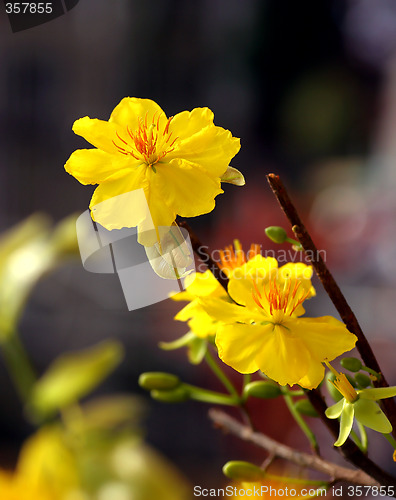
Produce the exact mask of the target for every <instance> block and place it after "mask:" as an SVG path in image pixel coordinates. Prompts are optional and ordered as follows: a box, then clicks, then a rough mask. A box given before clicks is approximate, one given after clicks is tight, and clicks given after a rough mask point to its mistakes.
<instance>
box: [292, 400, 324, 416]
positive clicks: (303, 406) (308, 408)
mask: <svg viewBox="0 0 396 500" xmlns="http://www.w3.org/2000/svg"><path fill="white" fill-rule="evenodd" d="M294 407H295V409H296V410H297V411H298V413H301V414H302V415H306V416H307V417H318V416H319V415H318V412H317V411H316V410H315V408H314V407H313V406H312V403H311V402H310V401H308V399H300V400H298V401H297V402H296V404H295V405H294Z"/></svg>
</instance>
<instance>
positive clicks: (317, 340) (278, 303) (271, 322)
mask: <svg viewBox="0 0 396 500" xmlns="http://www.w3.org/2000/svg"><path fill="white" fill-rule="evenodd" d="M311 275H312V269H311V267H309V266H306V265H305V264H302V263H298V264H290V263H289V264H286V265H285V266H283V267H281V268H279V269H278V267H277V261H276V259H273V258H270V257H269V258H264V257H262V256H260V255H258V256H256V257H255V258H254V259H252V261H250V262H248V263H246V264H244V266H242V267H241V268H239V269H238V270H236V271H235V272H234V273H233V275H232V276H231V277H230V282H229V285H228V292H229V294H230V296H231V298H232V299H233V300H234V301H235V302H236V304H235V303H227V302H225V301H224V300H221V299H219V298H210V297H207V298H201V299H200V303H201V304H202V306H203V307H204V309H205V310H206V312H207V313H208V314H209V316H211V317H212V318H213V319H215V320H217V321H219V324H218V328H217V331H216V345H217V347H218V352H219V357H220V358H221V359H222V360H223V361H224V363H226V364H228V365H230V366H231V367H232V368H234V369H235V370H237V371H238V372H240V373H254V372H256V371H257V370H261V371H263V372H264V373H265V374H266V375H267V376H268V377H270V378H272V379H273V380H275V381H277V382H278V383H279V384H281V385H286V384H289V385H293V384H299V385H301V386H302V387H306V388H308V389H312V388H314V387H317V386H318V385H319V383H320V382H321V380H322V379H323V376H324V367H323V365H322V362H323V361H324V360H325V359H334V358H335V357H337V356H339V355H340V354H342V353H343V352H345V351H349V350H350V349H352V348H353V347H354V345H355V343H356V340H357V339H356V336H355V335H353V334H352V333H350V332H349V331H348V330H347V328H346V327H345V325H344V324H343V323H341V322H340V321H338V320H337V319H335V318H333V317H331V316H324V317H320V318H301V317H300V316H301V315H302V314H304V312H305V311H304V308H303V305H302V304H303V302H304V301H305V300H306V299H307V298H309V297H312V296H313V295H314V293H315V292H314V290H313V288H312V283H311V280H310V278H311Z"/></svg>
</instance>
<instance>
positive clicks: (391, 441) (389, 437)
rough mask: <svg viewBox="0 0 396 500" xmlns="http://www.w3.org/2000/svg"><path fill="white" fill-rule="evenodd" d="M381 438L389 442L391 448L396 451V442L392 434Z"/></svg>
mask: <svg viewBox="0 0 396 500" xmlns="http://www.w3.org/2000/svg"><path fill="white" fill-rule="evenodd" d="M383 436H384V437H385V439H387V440H388V441H389V442H390V444H391V445H392V446H393V449H394V450H396V441H395V439H394V437H393V436H392V434H383Z"/></svg>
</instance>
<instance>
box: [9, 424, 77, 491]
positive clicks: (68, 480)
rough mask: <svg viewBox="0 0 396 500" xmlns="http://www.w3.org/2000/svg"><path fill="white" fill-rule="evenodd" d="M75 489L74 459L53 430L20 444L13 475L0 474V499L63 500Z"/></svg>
mask: <svg viewBox="0 0 396 500" xmlns="http://www.w3.org/2000/svg"><path fill="white" fill-rule="evenodd" d="M78 487H79V480H78V474H77V466H76V463H75V460H74V458H73V456H72V454H71V452H70V451H69V449H68V448H67V447H66V446H65V445H64V443H63V441H62V438H61V435H60V433H59V432H58V430H57V429H56V428H55V427H46V428H42V429H41V430H40V431H38V432H37V433H36V434H34V435H33V436H32V437H30V438H29V439H28V440H27V441H26V442H25V443H24V445H23V448H22V451H21V454H20V456H19V460H18V465H17V469H16V471H15V472H14V473H13V474H10V473H6V472H2V471H0V492H1V493H2V495H1V498H4V499H7V500H25V499H26V500H32V499H40V500H65V499H66V496H67V493H69V492H71V491H75V490H77V489H78Z"/></svg>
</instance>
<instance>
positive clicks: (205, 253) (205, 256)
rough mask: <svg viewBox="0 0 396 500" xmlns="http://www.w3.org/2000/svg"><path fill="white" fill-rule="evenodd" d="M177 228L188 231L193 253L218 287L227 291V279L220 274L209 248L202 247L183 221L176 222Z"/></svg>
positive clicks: (220, 271)
mask: <svg viewBox="0 0 396 500" xmlns="http://www.w3.org/2000/svg"><path fill="white" fill-rule="evenodd" d="M177 224H178V226H179V227H183V228H184V229H186V230H187V231H188V234H189V235H190V240H191V246H192V248H193V250H194V252H195V253H196V254H197V255H198V257H199V258H200V259H201V260H202V262H204V263H205V264H206V266H207V267H208V268H209V269H210V270H211V271H212V274H213V276H214V277H215V278H216V279H217V281H218V282H219V283H220V285H221V286H222V287H223V288H224V289H225V290H226V291H227V285H228V278H227V276H226V275H225V274H224V273H223V272H222V270H221V269H220V267H219V265H218V264H217V262H215V261H214V260H213V259H212V256H211V254H210V252H209V247H207V246H206V245H203V244H202V243H201V241H200V240H199V239H198V237H197V235H196V234H195V233H194V232H193V230H192V229H191V228H190V226H189V225H188V224H187V222H185V221H178V222H177Z"/></svg>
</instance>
